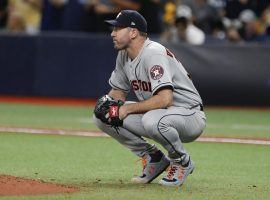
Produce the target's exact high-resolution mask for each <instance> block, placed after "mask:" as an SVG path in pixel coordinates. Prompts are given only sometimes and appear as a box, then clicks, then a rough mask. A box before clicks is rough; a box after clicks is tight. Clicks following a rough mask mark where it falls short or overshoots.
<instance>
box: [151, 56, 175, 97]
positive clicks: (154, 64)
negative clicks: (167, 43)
mask: <svg viewBox="0 0 270 200" xmlns="http://www.w3.org/2000/svg"><path fill="white" fill-rule="evenodd" d="M146 68H147V73H148V76H149V80H150V82H151V87H152V94H153V95H154V94H156V92H157V91H159V90H160V89H162V88H171V89H172V90H173V89H174V87H173V83H172V74H171V71H170V68H169V60H168V58H167V57H166V56H164V55H162V54H157V55H152V56H151V57H150V58H149V59H148V60H147V61H146Z"/></svg>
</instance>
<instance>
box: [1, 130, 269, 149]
mask: <svg viewBox="0 0 270 200" xmlns="http://www.w3.org/2000/svg"><path fill="white" fill-rule="evenodd" d="M0 132H10V133H34V134H50V135H75V136H88V137H109V136H108V135H107V134H105V133H103V132H98V131H96V132H94V131H78V130H64V129H39V128H22V127H2V126H0ZM196 141H198V142H220V143H238V144H258V145H270V140H260V139H239V138H219V137H216V138H215V137H200V138H198V139H197V140H196Z"/></svg>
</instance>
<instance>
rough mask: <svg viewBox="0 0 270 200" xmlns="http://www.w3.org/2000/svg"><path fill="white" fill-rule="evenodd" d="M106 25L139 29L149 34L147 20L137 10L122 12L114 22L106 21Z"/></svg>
mask: <svg viewBox="0 0 270 200" xmlns="http://www.w3.org/2000/svg"><path fill="white" fill-rule="evenodd" d="M105 23H107V24H109V25H111V26H116V27H131V28H137V29H138V30H139V31H141V32H145V33H147V22H146V20H145V18H144V17H143V16H142V15H141V14H140V13H138V12H137V11H135V10H122V11H121V12H120V13H119V14H118V15H117V17H116V19H114V20H106V21H105Z"/></svg>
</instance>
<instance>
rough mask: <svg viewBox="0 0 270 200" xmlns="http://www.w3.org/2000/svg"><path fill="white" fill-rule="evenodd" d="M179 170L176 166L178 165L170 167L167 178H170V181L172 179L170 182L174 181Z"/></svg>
mask: <svg viewBox="0 0 270 200" xmlns="http://www.w3.org/2000/svg"><path fill="white" fill-rule="evenodd" d="M177 168H178V166H176V165H172V166H170V168H169V172H168V175H167V178H168V179H170V180H171V179H173V177H174V174H175V172H176V170H177Z"/></svg>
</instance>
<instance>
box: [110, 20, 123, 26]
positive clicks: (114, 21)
mask: <svg viewBox="0 0 270 200" xmlns="http://www.w3.org/2000/svg"><path fill="white" fill-rule="evenodd" d="M105 23H106V24H108V25H110V26H117V27H126V25H123V24H120V23H119V22H118V21H116V20H105Z"/></svg>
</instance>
